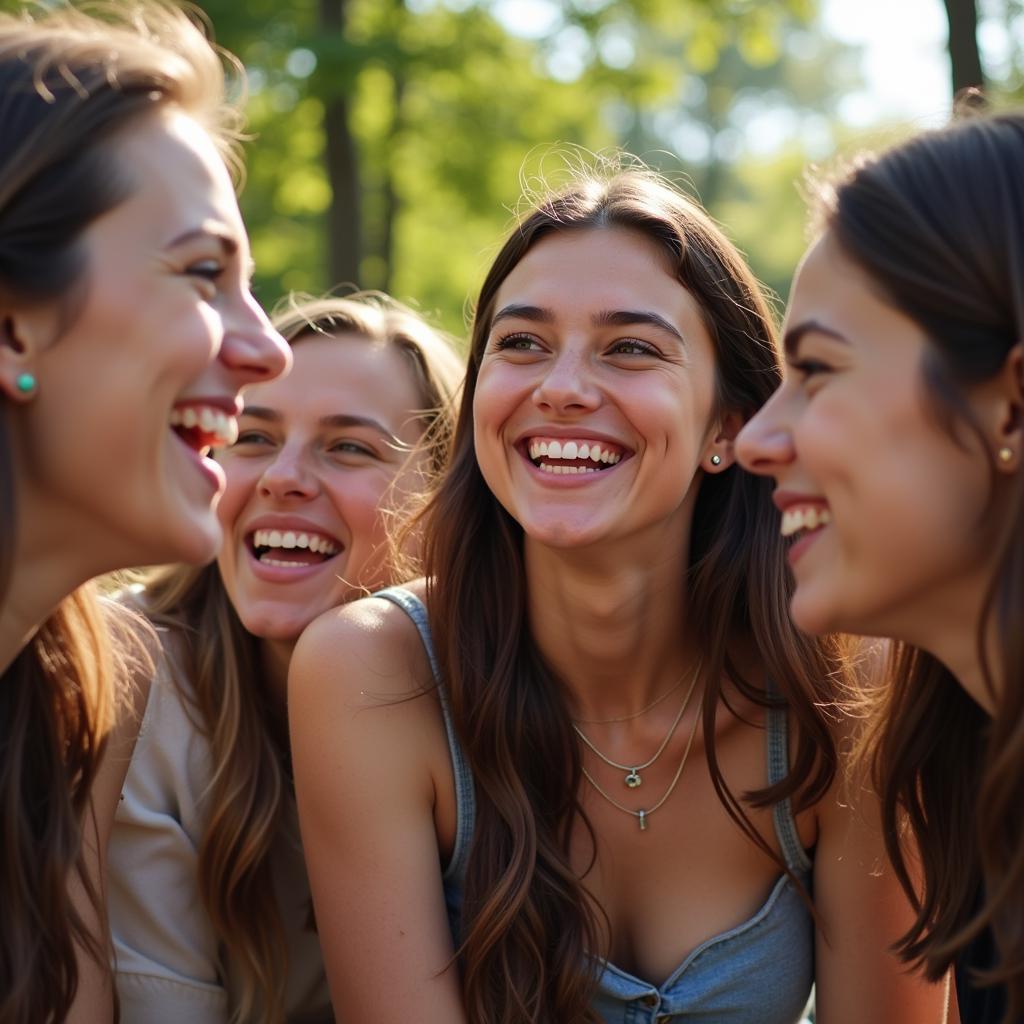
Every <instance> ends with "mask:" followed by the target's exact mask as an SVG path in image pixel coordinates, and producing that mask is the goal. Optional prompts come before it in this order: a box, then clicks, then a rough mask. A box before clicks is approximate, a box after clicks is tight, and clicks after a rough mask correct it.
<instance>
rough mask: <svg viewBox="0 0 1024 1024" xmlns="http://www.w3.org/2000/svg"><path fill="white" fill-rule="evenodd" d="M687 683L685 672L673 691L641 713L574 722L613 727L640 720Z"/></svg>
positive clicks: (643, 708) (669, 691)
mask: <svg viewBox="0 0 1024 1024" xmlns="http://www.w3.org/2000/svg"><path fill="white" fill-rule="evenodd" d="M685 682H686V673H685V672H684V673H683V674H682V675H681V676H680V677H679V679H678V680H677V681H676V682H675V684H674V685H673V686H672V688H671V689H669V690H666V691H665V692H664V693H663V694H662V695H661V696H660V697H655V698H654V700H652V701H651V703H650V704H647V705H645V706H644V707H642V708H641V709H640V710H639V711H634V712H633V713H632V714H629V715H619V716H618V717H617V718H574V719H573V721H574V722H575V723H576V724H577V725H612V724H614V723H615V722H632V721H633V719H634V718H639V717H640V716H641V715H646V714H647V712H648V711H651V710H653V709H654V708H656V707H657V706H658V705H659V704H660V703H661V702H662V701H663V700H667V699H668V698H669V697H671V696H672V694H673V693H675V692H676V690H678V689H679V687H680V686H682V685H683V683H685Z"/></svg>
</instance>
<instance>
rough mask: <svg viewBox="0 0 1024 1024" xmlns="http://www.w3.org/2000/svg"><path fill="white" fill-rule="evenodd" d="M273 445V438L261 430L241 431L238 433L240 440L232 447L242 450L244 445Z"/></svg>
mask: <svg viewBox="0 0 1024 1024" xmlns="http://www.w3.org/2000/svg"><path fill="white" fill-rule="evenodd" d="M273 443H274V442H273V440H272V439H271V438H269V437H268V436H267V435H266V434H264V433H262V432H261V431H259V430H240V431H239V432H238V440H237V441H235V443H234V444H233V445H232V446H231V447H232V448H240V447H241V446H243V445H260V446H266V445H271V444H273Z"/></svg>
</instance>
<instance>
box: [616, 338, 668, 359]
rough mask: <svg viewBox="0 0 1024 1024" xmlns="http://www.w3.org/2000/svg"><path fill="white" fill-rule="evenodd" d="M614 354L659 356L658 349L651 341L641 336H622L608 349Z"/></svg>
mask: <svg viewBox="0 0 1024 1024" xmlns="http://www.w3.org/2000/svg"><path fill="white" fill-rule="evenodd" d="M608 351H609V352H611V353H612V354H614V355H625V356H657V355H660V353H659V352H658V350H657V349H656V348H655V347H654V346H653V345H651V344H650V343H649V342H646V341H641V340H640V339H639V338H620V339H619V340H618V341H616V342H615V343H614V344H613V345H612V346H611V348H610V349H609V350H608Z"/></svg>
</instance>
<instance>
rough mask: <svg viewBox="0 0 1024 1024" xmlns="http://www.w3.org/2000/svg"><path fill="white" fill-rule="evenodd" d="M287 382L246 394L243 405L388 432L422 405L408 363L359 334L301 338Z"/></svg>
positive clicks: (396, 352)
mask: <svg viewBox="0 0 1024 1024" xmlns="http://www.w3.org/2000/svg"><path fill="white" fill-rule="evenodd" d="M292 353H293V355H294V359H295V361H294V364H293V366H292V370H291V372H290V373H289V374H288V375H287V376H286V377H281V378H278V379H277V380H273V381H268V382H267V383H266V384H254V385H252V386H250V387H248V388H246V389H245V393H244V397H245V403H246V405H258V406H264V407H267V408H271V409H275V410H277V411H278V412H281V413H282V414H283V415H284V417H285V418H286V419H290V420H293V421H297V420H299V419H308V420H310V421H313V420H316V419H319V418H320V417H323V416H330V415H334V414H345V415H352V416H368V417H371V418H372V419H375V420H379V421H380V422H381V423H383V424H384V426H386V427H388V428H389V429H390V430H391V432H392V433H394V434H397V433H399V428H400V427H401V426H402V425H403V424H404V423H405V422H406V421H407V420H410V419H411V418H413V416H414V413H415V412H416V411H418V410H419V409H420V408H421V406H422V405H423V398H422V397H421V395H420V393H419V391H418V389H417V386H416V381H415V378H414V376H413V372H412V368H411V366H410V365H409V360H408V358H407V357H406V356H405V355H404V354H403V353H402V352H401V351H399V349H398V347H397V346H396V345H392V344H381V343H378V342H373V341H370V340H368V339H367V338H364V337H363V336H362V335H359V334H352V333H343V334H332V335H326V336H325V335H319V334H314V335H300V337H299V338H297V339H296V340H295V342H294V343H293V349H292Z"/></svg>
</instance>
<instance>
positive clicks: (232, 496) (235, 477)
mask: <svg viewBox="0 0 1024 1024" xmlns="http://www.w3.org/2000/svg"><path fill="white" fill-rule="evenodd" d="M218 461H219V462H220V464H221V466H222V467H223V469H224V476H225V479H226V481H227V483H226V485H225V487H224V493H223V494H222V495H221V496H220V501H219V502H218V504H217V518H218V519H219V520H220V523H221V526H223V527H224V530H225V532H230V531H231V530H233V529H234V526H235V523H236V521H237V520H238V517H239V516H240V515H241V514H242V510H243V509H244V508H245V506H246V504H247V503H248V501H249V499H250V498H251V497H252V496H253V495H254V494H255V493H256V487H257V485H258V483H259V479H260V470H259V468H258V467H256V466H247V465H245V464H244V463H239V462H237V461H236V460H234V459H233V458H231V456H228V457H226V458H223V459H218Z"/></svg>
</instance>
